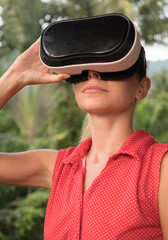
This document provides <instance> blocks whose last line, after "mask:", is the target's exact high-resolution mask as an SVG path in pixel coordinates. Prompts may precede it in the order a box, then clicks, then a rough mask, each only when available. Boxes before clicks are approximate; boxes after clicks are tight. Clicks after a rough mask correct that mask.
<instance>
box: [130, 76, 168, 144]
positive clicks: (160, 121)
mask: <svg viewBox="0 0 168 240" xmlns="http://www.w3.org/2000/svg"><path fill="white" fill-rule="evenodd" d="M157 76H159V78H158V77H157ZM153 81H154V82H153ZM155 81H156V82H155ZM152 82H153V83H154V86H153V88H152V89H151V92H150V93H149V96H148V97H147V98H146V99H144V100H143V101H141V102H139V103H138V104H137V107H136V112H135V118H134V126H135V129H139V128H143V129H145V130H146V131H147V132H149V133H150V134H151V135H152V136H154V137H155V139H156V140H157V141H158V142H162V143H167V142H168V129H167V126H168V118H167V116H168V91H167V87H168V75H167V72H162V73H157V74H155V75H154V76H153V77H152Z"/></svg>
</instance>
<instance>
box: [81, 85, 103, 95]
mask: <svg viewBox="0 0 168 240" xmlns="http://www.w3.org/2000/svg"><path fill="white" fill-rule="evenodd" d="M83 92H86V93H94V92H107V90H105V89H103V88H101V87H98V86H87V87H85V88H84V90H83Z"/></svg>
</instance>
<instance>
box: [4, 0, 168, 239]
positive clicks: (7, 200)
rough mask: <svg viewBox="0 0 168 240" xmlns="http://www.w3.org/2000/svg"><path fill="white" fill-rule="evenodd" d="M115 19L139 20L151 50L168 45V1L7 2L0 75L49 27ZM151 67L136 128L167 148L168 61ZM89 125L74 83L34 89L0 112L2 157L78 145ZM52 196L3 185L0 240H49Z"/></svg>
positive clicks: (22, 0) (23, 92) (136, 116)
mask: <svg viewBox="0 0 168 240" xmlns="http://www.w3.org/2000/svg"><path fill="white" fill-rule="evenodd" d="M110 12H120V13H124V14H126V15H127V16H129V17H130V18H131V19H132V20H134V21H135V23H136V24H137V26H138V29H139V32H140V35H141V39H142V40H143V42H144V43H145V44H149V45H151V44H153V43H159V44H166V38H167V37H168V14H167V13H168V1H166V0H160V1H156V0H146V1H143V0H131V1H128V0H117V1H115V0H78V1H77V0H69V1H68V0H48V1H47V0H45V1H44V0H43V1H42V0H41V1H40V0H15V1H13V0H0V76H1V75H2V74H3V73H4V72H5V71H6V69H8V67H9V66H10V65H11V64H12V62H13V61H14V59H15V58H16V57H17V56H18V55H19V54H20V53H22V52H23V51H24V50H25V49H27V48H28V47H29V46H30V45H31V44H32V43H33V42H34V41H35V40H36V39H37V38H38V37H39V36H40V34H41V31H42V30H43V29H44V28H45V27H46V26H47V25H48V24H49V23H51V22H54V21H57V20H61V19H66V18H79V17H86V16H94V15H98V14H104V13H110ZM148 64H149V66H150V71H149V69H148V72H149V75H150V77H151V80H152V88H151V90H150V92H149V94H148V97H147V98H146V99H144V100H143V101H142V102H139V103H138V104H137V108H136V113H135V119H134V126H135V129H139V128H142V129H145V130H146V131H148V132H149V133H150V134H152V135H153V136H154V137H155V138H156V140H157V141H160V142H168V67H167V66H168V61H165V62H164V65H163V66H165V67H160V68H158V65H159V64H161V63H160V62H158V63H157V64H156V65H157V68H155V67H154V69H152V68H151V66H152V65H151V63H148ZM151 69H152V70H151ZM155 69H159V70H157V71H156V70H155ZM83 118H84V113H83V112H82V111H80V110H79V108H78V107H77V104H76V102H75V99H74V95H73V90H72V86H71V85H70V84H68V83H66V82H62V83H60V84H58V83H57V84H49V85H46V86H28V87H26V88H25V89H23V90H22V91H21V92H20V93H18V94H17V95H16V96H15V97H14V98H13V99H12V100H10V102H9V103H8V104H7V105H6V106H5V107H4V109H3V110H1V111H0V123H1V124H0V151H1V152H18V151H25V150H30V149H36V148H54V149H60V148H66V147H68V146H75V145H77V144H78V142H79V136H80V131H81V126H82V121H83ZM48 196H49V191H48V190H46V189H36V188H30V187H29V188H25V187H16V186H6V185H1V186H0V240H30V239H33V240H42V239H43V224H44V215H45V210H46V205H47V199H48Z"/></svg>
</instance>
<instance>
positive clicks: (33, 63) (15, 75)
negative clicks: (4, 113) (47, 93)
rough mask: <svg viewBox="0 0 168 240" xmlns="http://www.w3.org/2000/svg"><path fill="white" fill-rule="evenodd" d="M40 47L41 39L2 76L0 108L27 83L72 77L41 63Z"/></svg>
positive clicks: (58, 80)
mask: <svg viewBox="0 0 168 240" xmlns="http://www.w3.org/2000/svg"><path fill="white" fill-rule="evenodd" d="M39 48H40V39H38V40H37V41H36V42H35V43H34V44H33V45H32V46H31V47H30V48H29V49H28V50H27V51H25V52H24V53H23V54H21V55H20V56H19V57H18V58H17V59H16V60H15V62H14V64H13V65H12V66H11V67H10V68H9V69H8V71H7V72H6V73H5V74H4V75H3V76H2V77H1V78H0V109H2V108H3V106H4V105H5V104H6V103H7V101H8V100H9V99H10V98H11V97H12V96H13V95H15V94H16V93H17V92H18V91H20V90H21V89H22V88H23V87H25V86H26V85H33V84H45V83H53V82H60V81H63V80H65V79H66V78H69V77H70V76H69V75H68V74H58V75H56V74H52V71H51V70H50V69H49V68H47V67H45V66H44V65H43V64H42V63H41V60H40V57H39Z"/></svg>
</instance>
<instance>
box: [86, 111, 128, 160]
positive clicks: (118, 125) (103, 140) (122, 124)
mask: <svg viewBox="0 0 168 240" xmlns="http://www.w3.org/2000/svg"><path fill="white" fill-rule="evenodd" d="M89 122H90V126H91V136H92V147H91V149H90V151H89V153H88V158H89V161H91V162H92V163H93V164H96V163H103V162H105V161H107V160H108V158H109V157H110V156H111V155H113V154H115V153H117V152H118V150H119V149H120V147H121V146H122V145H123V143H124V142H125V141H126V140H127V138H128V137H129V136H130V135H131V134H132V133H133V128H132V115H131V114H129V115H128V114H125V113H123V114H121V115H120V116H119V115H113V116H109V115H108V116H96V115H89Z"/></svg>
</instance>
